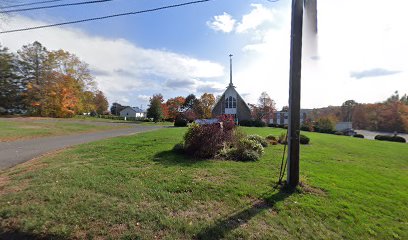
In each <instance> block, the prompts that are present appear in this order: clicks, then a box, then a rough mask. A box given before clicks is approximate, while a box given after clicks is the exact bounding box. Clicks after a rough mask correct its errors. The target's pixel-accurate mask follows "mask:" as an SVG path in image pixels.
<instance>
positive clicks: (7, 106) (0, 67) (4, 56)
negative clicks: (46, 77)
mask: <svg viewBox="0 0 408 240" xmlns="http://www.w3.org/2000/svg"><path fill="white" fill-rule="evenodd" d="M16 70H17V66H16V58H15V56H14V55H13V54H11V53H9V52H8V49H7V48H3V47H2V46H1V45H0V108H1V110H0V113H1V112H4V111H5V110H11V111H13V112H15V111H16V110H18V109H20V108H21V104H22V103H21V94H20V86H19V83H20V82H19V78H18V76H17V75H16Z"/></svg>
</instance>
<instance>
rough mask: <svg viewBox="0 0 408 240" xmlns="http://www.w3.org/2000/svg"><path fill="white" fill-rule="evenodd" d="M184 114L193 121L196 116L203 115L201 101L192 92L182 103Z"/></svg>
mask: <svg viewBox="0 0 408 240" xmlns="http://www.w3.org/2000/svg"><path fill="white" fill-rule="evenodd" d="M183 110H184V113H183V114H184V116H185V117H186V118H187V119H188V120H189V121H193V120H195V119H197V118H203V117H204V108H203V106H202V105H201V102H200V100H199V99H197V97H196V96H195V95H194V94H190V95H188V96H187V97H186V99H185V101H184V104H183Z"/></svg>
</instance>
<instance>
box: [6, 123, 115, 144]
mask: <svg viewBox="0 0 408 240" xmlns="http://www.w3.org/2000/svg"><path fill="white" fill-rule="evenodd" d="M120 127H123V126H117V125H111V126H109V125H97V124H92V122H86V121H85V120H84V121H83V124H82V123H80V122H70V121H69V120H66V119H63V120H58V121H43V122H41V121H38V118H36V119H30V118H20V119H15V118H0V142H5V141H6V142H7V141H15V140H21V139H31V138H38V137H48V136H57V135H67V134H73V133H84V132H94V131H102V130H110V129H115V128H120Z"/></svg>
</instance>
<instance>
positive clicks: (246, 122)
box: [239, 120, 266, 127]
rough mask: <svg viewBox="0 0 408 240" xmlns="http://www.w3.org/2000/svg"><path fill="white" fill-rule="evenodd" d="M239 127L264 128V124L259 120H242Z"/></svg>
mask: <svg viewBox="0 0 408 240" xmlns="http://www.w3.org/2000/svg"><path fill="white" fill-rule="evenodd" d="M239 125H240V126H243V127H265V126H266V123H264V122H263V121H261V120H242V121H240V122H239Z"/></svg>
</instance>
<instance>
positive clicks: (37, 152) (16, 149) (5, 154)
mask: <svg viewBox="0 0 408 240" xmlns="http://www.w3.org/2000/svg"><path fill="white" fill-rule="evenodd" d="M159 128H162V126H142V125H139V124H131V127H130V128H124V129H115V130H108V131H102V132H93V133H82V134H75V135H67V136H56V137H44V138H36V139H30V140H21V141H14V142H0V170H4V169H6V168H10V167H13V166H15V165H18V164H20V163H23V162H26V161H28V160H31V159H33V158H36V157H39V156H41V155H43V154H45V153H48V152H52V151H55V150H58V149H62V148H66V147H70V146H74V145H78V144H82V143H87V142H92V141H97V140H101V139H105V138H111V137H118V136H125V135H132V134H135V133H140V132H147V131H152V130H156V129H159Z"/></svg>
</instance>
